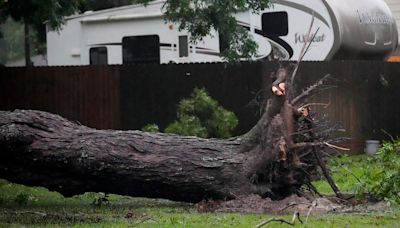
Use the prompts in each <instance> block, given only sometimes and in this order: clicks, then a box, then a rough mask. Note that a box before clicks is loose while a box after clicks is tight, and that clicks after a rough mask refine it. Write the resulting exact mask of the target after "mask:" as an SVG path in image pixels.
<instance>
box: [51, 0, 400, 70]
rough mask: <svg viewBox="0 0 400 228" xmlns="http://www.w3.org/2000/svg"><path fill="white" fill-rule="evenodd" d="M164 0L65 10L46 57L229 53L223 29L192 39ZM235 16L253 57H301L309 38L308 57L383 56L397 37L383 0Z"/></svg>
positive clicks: (279, 7) (66, 60)
mask: <svg viewBox="0 0 400 228" xmlns="http://www.w3.org/2000/svg"><path fill="white" fill-rule="evenodd" d="M164 3H165V0H162V1H161V0H158V1H153V2H151V3H149V4H148V5H147V6H143V5H129V6H123V7H118V8H112V9H107V10H101V11H94V12H91V11H90V12H85V13H83V14H80V15H73V16H70V17H67V18H66V19H65V24H64V26H63V27H62V28H61V30H60V31H50V30H48V32H47V58H48V64H49V65H89V64H131V63H190V62H219V61H224V59H223V58H222V56H221V55H220V53H221V51H222V50H223V49H224V48H226V45H224V42H223V40H224V39H223V35H224V34H218V32H216V31H211V33H210V34H209V35H208V36H206V37H204V39H203V40H202V41H199V42H197V43H191V41H190V34H189V33H188V32H187V31H180V30H179V29H178V27H179V26H178V25H177V24H174V23H171V22H167V21H165V20H164V18H163V5H164ZM235 18H236V20H237V23H238V25H240V26H243V27H244V28H246V29H247V30H248V31H249V33H250V34H251V35H252V36H253V38H254V40H255V41H256V42H257V44H258V49H257V55H256V56H255V57H254V58H255V59H265V58H271V57H273V58H274V59H280V60H297V59H298V58H299V56H300V54H301V50H302V48H303V46H304V43H305V42H308V41H311V39H312V41H311V42H310V47H309V48H308V50H307V52H306V54H305V55H304V58H303V60H313V61H323V60H333V59H385V58H386V57H387V56H388V55H389V54H390V53H391V52H392V51H393V50H394V49H395V48H396V47H397V44H398V33H397V27H396V24H395V20H394V19H393V16H392V14H391V11H390V9H389V7H388V6H387V5H386V3H385V2H384V0H363V1H355V0H352V1H349V0H301V1H300V0H276V1H273V5H272V7H271V8H268V9H265V10H263V11H261V12H258V13H251V12H242V13H238V14H236V15H235ZM312 21H313V23H311V22H312ZM311 24H312V28H311V33H308V30H309V28H310V25H311Z"/></svg>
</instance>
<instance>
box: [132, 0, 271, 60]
mask: <svg viewBox="0 0 400 228" xmlns="http://www.w3.org/2000/svg"><path fill="white" fill-rule="evenodd" d="M138 1H139V2H147V0H138ZM269 6H270V1H269V0H260V1H255V0H236V1H226V0H214V1H210V0H179V1H178V0H167V1H166V4H165V10H166V14H165V16H166V19H167V20H169V21H173V22H178V23H179V24H180V26H179V29H186V30H188V31H189V32H190V33H191V40H192V41H193V42H197V41H200V40H201V39H202V38H203V37H205V36H207V35H208V34H210V31H211V30H212V29H214V30H216V31H217V32H218V33H219V34H220V39H222V40H223V41H224V43H225V47H224V50H223V52H222V55H223V56H224V57H225V58H226V59H227V60H229V61H235V60H239V59H241V58H246V59H249V58H251V57H252V56H254V55H255V54H256V50H257V44H256V42H255V41H254V40H253V38H252V37H251V35H250V34H249V33H248V31H247V30H246V29H244V28H243V27H241V26H239V25H238V24H237V23H236V19H235V17H234V14H236V13H239V12H244V11H247V10H250V11H251V12H253V13H257V12H259V11H260V10H263V9H265V8H267V7H269ZM221 35H222V36H221Z"/></svg>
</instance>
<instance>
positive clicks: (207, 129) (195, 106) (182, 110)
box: [143, 88, 238, 138]
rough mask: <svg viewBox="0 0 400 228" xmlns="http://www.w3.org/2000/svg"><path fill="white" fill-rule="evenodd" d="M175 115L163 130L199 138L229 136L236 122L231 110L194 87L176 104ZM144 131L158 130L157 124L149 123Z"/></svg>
mask: <svg viewBox="0 0 400 228" xmlns="http://www.w3.org/2000/svg"><path fill="white" fill-rule="evenodd" d="M177 117H178V119H177V120H175V121H174V122H173V123H171V124H169V125H168V126H167V127H166V128H165V130H164V132H166V133H174V134H178V135H192V136H197V137H201V138H210V137H212V138H229V137H231V136H232V131H233V130H234V129H235V127H236V126H237V124H238V119H237V117H236V115H235V114H234V113H233V112H230V111H227V110H226V109H224V108H223V107H222V106H220V105H219V103H218V101H216V100H214V99H213V98H211V97H210V96H209V95H208V93H207V91H206V90H205V89H199V88H195V89H194V90H193V92H192V94H191V96H190V97H189V98H185V99H182V100H181V101H180V102H179V104H178V109H177ZM143 130H144V131H148V132H155V131H158V130H159V129H158V126H157V125H155V124H149V125H146V126H145V127H143Z"/></svg>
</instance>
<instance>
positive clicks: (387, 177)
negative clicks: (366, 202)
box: [357, 139, 400, 204]
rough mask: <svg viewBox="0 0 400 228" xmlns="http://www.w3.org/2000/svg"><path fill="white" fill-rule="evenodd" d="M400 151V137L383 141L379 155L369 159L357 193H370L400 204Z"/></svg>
mask: <svg viewBox="0 0 400 228" xmlns="http://www.w3.org/2000/svg"><path fill="white" fill-rule="evenodd" d="M399 153H400V139H397V140H394V141H391V142H385V143H383V145H382V147H381V148H380V149H379V151H378V153H377V155H376V156H375V157H372V158H370V159H368V161H367V164H366V165H365V170H364V175H362V176H361V178H360V179H361V183H360V184H359V186H358V188H357V193H358V194H363V193H369V194H372V195H373V196H375V197H377V198H378V199H384V200H386V201H389V202H391V203H397V204H400V154H399ZM368 163H369V164H371V165H368ZM372 163H374V164H373V165H372Z"/></svg>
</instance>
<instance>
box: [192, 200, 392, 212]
mask: <svg viewBox="0 0 400 228" xmlns="http://www.w3.org/2000/svg"><path fill="white" fill-rule="evenodd" d="M196 208H197V210H198V211H199V212H227V213H231V212H232V213H267V214H272V215H281V214H293V213H294V212H295V211H297V212H299V213H300V214H302V215H306V214H308V213H312V214H326V213H352V212H353V213H359V212H372V211H382V210H385V209H387V208H388V206H387V205H386V204H385V203H382V202H378V203H368V202H357V201H352V200H338V199H337V198H335V197H331V198H325V197H317V198H314V197H313V198H311V197H307V198H305V197H300V196H297V195H292V196H289V197H287V198H285V199H283V200H271V199H270V198H262V197H260V196H259V195H248V196H240V197H238V198H237V199H233V200H229V201H202V202H200V203H198V204H196Z"/></svg>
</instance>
